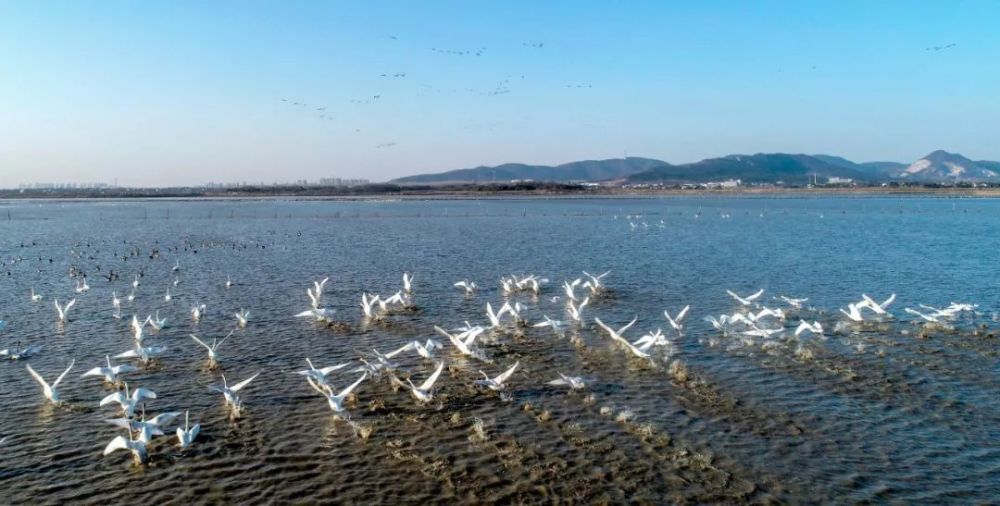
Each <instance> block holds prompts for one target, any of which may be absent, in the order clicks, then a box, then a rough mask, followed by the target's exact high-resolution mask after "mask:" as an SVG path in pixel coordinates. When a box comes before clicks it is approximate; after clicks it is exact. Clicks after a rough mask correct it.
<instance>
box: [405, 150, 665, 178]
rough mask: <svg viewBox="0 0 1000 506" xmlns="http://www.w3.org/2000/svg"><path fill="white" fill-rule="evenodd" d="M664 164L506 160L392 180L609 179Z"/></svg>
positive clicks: (632, 160) (647, 161)
mask: <svg viewBox="0 0 1000 506" xmlns="http://www.w3.org/2000/svg"><path fill="white" fill-rule="evenodd" d="M661 165H667V162H663V161H660V160H652V159H649V158H638V157H632V156H630V157H628V158H612V159H609V160H584V161H581V162H571V163H564V164H562V165H556V166H551V165H526V164H523V163H505V164H503V165H497V166H496V167H486V166H480V167H475V168H472V169H459V170H450V171H447V172H440V173H436V174H420V175H417V176H407V177H401V178H399V179H394V180H392V181H390V182H392V183H399V184H441V183H488V182H491V181H497V182H506V181H511V180H515V179H532V180H535V181H556V182H569V181H607V180H615V179H621V178H624V177H627V176H630V175H632V174H636V173H639V172H643V171H647V170H650V169H652V168H655V167H659V166H661Z"/></svg>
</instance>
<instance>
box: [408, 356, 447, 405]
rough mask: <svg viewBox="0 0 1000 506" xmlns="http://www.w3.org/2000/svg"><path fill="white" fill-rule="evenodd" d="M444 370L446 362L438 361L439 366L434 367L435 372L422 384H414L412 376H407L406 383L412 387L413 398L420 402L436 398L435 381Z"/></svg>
mask: <svg viewBox="0 0 1000 506" xmlns="http://www.w3.org/2000/svg"><path fill="white" fill-rule="evenodd" d="M443 370H444V362H438V365H437V368H435V369H434V372H433V373H431V375H430V376H428V377H427V379H426V380H424V382H423V383H421V384H420V386H416V385H414V384H413V381H411V380H410V378H406V383H407V385H408V386H409V387H410V393H411V394H413V398H414V399H416V400H417V401H419V402H424V403H426V402H430V401H431V400H432V399H433V398H434V391H433V389H434V383H436V382H437V380H438V377H439V376H441V371H443Z"/></svg>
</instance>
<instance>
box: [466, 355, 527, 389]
mask: <svg viewBox="0 0 1000 506" xmlns="http://www.w3.org/2000/svg"><path fill="white" fill-rule="evenodd" d="M519 365H521V362H520V361H517V362H514V365H512V366H510V369H507V370H506V371H504V372H502V373H500V374H498V375H496V376H495V377H493V378H490V377H489V375H487V374H486V373H485V372H483V371H479V374H482V375H483V379H481V380H476V384H477V385H481V386H484V387H486V388H489V389H490V390H493V391H494V392H499V391H501V390H503V389H504V388H506V385H505V383H506V381H507V380H508V379H509V378H510V376H511V375H512V374H514V371H516V370H517V367H518V366H519Z"/></svg>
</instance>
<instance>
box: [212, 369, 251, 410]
mask: <svg viewBox="0 0 1000 506" xmlns="http://www.w3.org/2000/svg"><path fill="white" fill-rule="evenodd" d="M257 376H260V373H257V374H254V375H253V376H251V377H250V378H249V379H245V380H243V381H241V382H239V383H237V384H235V385H233V386H229V384H228V383H226V375H225V374H223V375H222V386H221V387H220V386H217V385H209V387H208V389H209V390H211V391H213V392H219V393H220V394H222V396H223V397H224V398H225V401H226V405H227V406H229V407H230V408H232V409H233V412H234V413H235V414H237V415H238V414H239V412H240V411H241V410H242V409H243V401H242V400H240V396H239V395H236V394H237V392H239V391H240V390H243V389H244V388H245V387H246V386H247V385H249V384H250V382H251V381H253V380H255V379H257Z"/></svg>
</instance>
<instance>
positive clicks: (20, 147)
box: [0, 0, 1000, 187]
mask: <svg viewBox="0 0 1000 506" xmlns="http://www.w3.org/2000/svg"><path fill="white" fill-rule="evenodd" d="M997 26H1000V4H998V3H997V2H994V1H982V2H914V1H906V2H903V1H898V2H894V1H858V2H854V1H838V2H819V1H817V2H805V1H801V2H791V1H789V2H776V1H759V2H735V1H733V2H723V1H714V2H713V1H698V2H691V1H685V2H668V1H649V2H606V1H600V2H598V1H594V2H585V1H573V2H555V1H553V2H526V1H524V2H522V1H515V0H507V1H504V2H486V1H483V2H478V1H477V2H468V1H463V2H459V1H455V2H444V1H428V2H416V1H408V2H403V1H400V2H376V1H372V2H332V1H330V2H305V1H300V2H246V1H241V2H235V1H233V2H226V1H211V2H184V1H170V2H158V1H143V2H135V1H131V2H117V1H101V2H84V1H73V2H52V1H26V0H23V1H5V0H0V187H10V186H16V185H17V184H20V183H26V182H33V181H112V180H114V179H115V178H117V179H118V181H119V182H120V183H122V184H129V185H167V184H186V183H204V182H208V181H255V182H256V181H264V182H271V181H287V180H294V179H299V178H306V179H316V178H319V177H326V176H340V177H367V178H369V179H372V180H385V179H389V178H392V177H396V176H401V175H406V174H412V173H417V172H425V171H439V170H446V169H453V168H462V167H468V166H475V165H480V164H497V163H503V162H527V163H561V162H567V161H572V160H578V159H590V158H611V157H620V156H622V155H623V154H624V153H628V154H629V155H635V156H648V157H655V158H661V159H664V160H667V161H669V162H675V163H683V162H689V161H696V160H699V159H702V158H707V157H712V156H720V155H725V154H730V153H751V152H775V151H783V152H796V153H798V152H805V153H831V154H838V155H842V156H846V157H848V158H852V159H855V160H859V161H871V160H897V161H912V160H914V159H917V158H919V157H920V156H922V155H924V154H926V153H927V152H930V151H932V150H934V149H939V148H940V149H947V150H952V151H958V152H961V153H963V154H965V155H966V156H969V157H970V158H973V159H994V160H996V159H1000V142H998V141H997V138H998V137H997V131H998V121H1000V99H998V98H1000V97H998V90H1000V58H998V57H997V55H1000V31H998V30H997V28H996V27H997ZM539 43H540V44H542V46H541V47H535V46H532V44H536V45H537V44H539ZM946 44H955V46H954V47H951V48H948V49H945V50H941V51H928V50H926V48H927V47H929V46H944V45H946ZM447 51H452V52H466V54H463V55H458V54H452V53H449V52H447ZM476 52H480V54H479V55H478V56H476V55H475V53H476ZM396 73H405V74H406V76H405V77H398V78H394V77H385V78H383V77H381V74H389V75H392V74H396ZM522 76H523V77H522ZM495 91H500V93H498V94H492V93H491V92H495ZM376 95H378V96H379V98H378V99H376V98H374V97H375V96H376ZM282 99H286V100H287V102H283V101H282ZM294 102H300V103H305V104H308V106H294V105H291V104H293V103H294ZM319 107H325V108H326V109H325V110H324V111H317V110H316V108H319ZM320 114H323V115H324V116H325V117H324V118H320V117H319V115H320ZM377 146H382V147H377Z"/></svg>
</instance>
